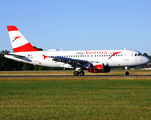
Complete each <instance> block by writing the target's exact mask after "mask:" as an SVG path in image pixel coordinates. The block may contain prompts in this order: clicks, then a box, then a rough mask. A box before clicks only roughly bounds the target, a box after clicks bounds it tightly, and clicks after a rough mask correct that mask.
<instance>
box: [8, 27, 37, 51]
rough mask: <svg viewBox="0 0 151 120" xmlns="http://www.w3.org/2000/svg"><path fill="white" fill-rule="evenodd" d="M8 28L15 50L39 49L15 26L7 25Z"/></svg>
mask: <svg viewBox="0 0 151 120" xmlns="http://www.w3.org/2000/svg"><path fill="white" fill-rule="evenodd" d="M7 30H8V34H9V37H10V41H11V44H12V48H13V51H14V52H27V51H28V52H30V51H38V50H37V49H35V48H34V47H33V46H32V45H31V44H30V43H29V42H28V41H27V39H26V38H25V37H24V36H23V35H22V34H21V33H20V31H19V30H18V29H17V28H16V27H15V26H7ZM18 39H19V40H18Z"/></svg>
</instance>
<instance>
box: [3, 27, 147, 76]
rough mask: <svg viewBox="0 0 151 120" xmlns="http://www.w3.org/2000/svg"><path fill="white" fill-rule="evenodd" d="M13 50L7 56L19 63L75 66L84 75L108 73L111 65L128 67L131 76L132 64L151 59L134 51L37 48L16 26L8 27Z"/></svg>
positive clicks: (78, 72)
mask: <svg viewBox="0 0 151 120" xmlns="http://www.w3.org/2000/svg"><path fill="white" fill-rule="evenodd" d="M7 29H8V33H9V37H10V42H11V45H12V48H13V53H9V54H5V55H4V56H5V57H6V58H9V59H13V60H16V61H19V62H25V63H29V64H34V65H40V66H46V67H57V68H60V67H61V68H74V69H75V71H74V72H73V75H74V76H78V75H80V76H83V75H84V74H85V73H84V70H87V71H89V72H91V73H107V72H110V68H112V67H125V69H126V72H125V74H126V75H129V72H128V69H127V68H128V67H129V66H140V65H145V64H147V63H148V62H150V59H149V58H147V57H145V56H143V55H142V54H141V53H140V52H138V51H135V50H126V49H123V50H120V49H119V50H74V51H73V50H72V51H62V50H61V51H58V50H56V49H51V50H48V51H38V50H37V49H35V48H34V47H33V46H32V45H31V44H30V43H29V42H28V41H27V39H26V38H25V37H24V36H23V35H22V34H21V33H20V31H19V30H18V29H17V28H16V27H15V26H7Z"/></svg>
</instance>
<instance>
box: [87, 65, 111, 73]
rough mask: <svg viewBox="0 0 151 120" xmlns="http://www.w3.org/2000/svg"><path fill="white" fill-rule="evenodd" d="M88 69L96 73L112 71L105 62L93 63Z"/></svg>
mask: <svg viewBox="0 0 151 120" xmlns="http://www.w3.org/2000/svg"><path fill="white" fill-rule="evenodd" d="M88 71H89V72H94V73H101V72H103V73H104V72H110V68H109V67H108V66H104V64H103V63H93V64H89V65H88Z"/></svg>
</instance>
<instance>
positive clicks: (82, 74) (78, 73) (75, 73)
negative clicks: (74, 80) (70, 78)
mask: <svg viewBox="0 0 151 120" xmlns="http://www.w3.org/2000/svg"><path fill="white" fill-rule="evenodd" d="M84 74H85V73H84V71H83V70H81V71H80V72H78V71H74V72H73V75H74V76H78V75H80V76H84Z"/></svg>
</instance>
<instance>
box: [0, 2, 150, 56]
mask: <svg viewBox="0 0 151 120" xmlns="http://www.w3.org/2000/svg"><path fill="white" fill-rule="evenodd" d="M150 6H151V0H1V1H0V51H2V50H9V51H10V52H13V51H12V47H11V43H10V39H9V36H8V32H7V28H6V26H7V25H15V26H16V27H17V28H18V29H19V30H20V32H21V33H22V34H23V35H24V37H25V38H26V39H27V40H28V41H29V42H30V43H31V44H32V45H33V46H36V47H38V48H42V49H44V50H49V49H58V50H60V49H62V50H89V49H91V50H107V49H124V47H125V48H126V49H131V50H137V51H140V52H142V53H147V54H148V55H151V7H150Z"/></svg>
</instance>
